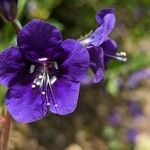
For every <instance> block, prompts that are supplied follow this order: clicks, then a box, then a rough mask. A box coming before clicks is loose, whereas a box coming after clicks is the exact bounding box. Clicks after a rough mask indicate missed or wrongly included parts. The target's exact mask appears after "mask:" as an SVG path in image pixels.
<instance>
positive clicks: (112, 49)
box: [101, 39, 118, 66]
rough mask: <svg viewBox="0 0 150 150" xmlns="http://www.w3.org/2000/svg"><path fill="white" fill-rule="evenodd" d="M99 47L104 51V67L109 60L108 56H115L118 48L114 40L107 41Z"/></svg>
mask: <svg viewBox="0 0 150 150" xmlns="http://www.w3.org/2000/svg"><path fill="white" fill-rule="evenodd" d="M101 47H102V49H103V51H104V55H105V57H104V64H105V66H106V65H107V64H108V62H109V60H110V59H111V57H110V56H116V52H117V48H118V46H117V43H116V42H115V41H114V40H111V39H108V40H107V41H105V42H104V43H103V44H102V45H101Z"/></svg>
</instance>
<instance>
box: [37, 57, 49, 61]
mask: <svg viewBox="0 0 150 150" xmlns="http://www.w3.org/2000/svg"><path fill="white" fill-rule="evenodd" d="M38 60H39V61H47V60H48V58H47V57H42V58H39V59H38Z"/></svg>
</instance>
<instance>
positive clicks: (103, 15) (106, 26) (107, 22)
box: [89, 9, 116, 46]
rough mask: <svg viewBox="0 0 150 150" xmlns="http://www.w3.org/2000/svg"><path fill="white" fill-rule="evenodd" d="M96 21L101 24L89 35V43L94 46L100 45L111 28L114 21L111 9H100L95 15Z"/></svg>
mask: <svg viewBox="0 0 150 150" xmlns="http://www.w3.org/2000/svg"><path fill="white" fill-rule="evenodd" d="M96 18H97V21H98V22H99V23H100V24H101V25H100V27H99V28H98V29H96V30H95V31H94V32H93V33H92V34H91V36H90V37H89V39H90V41H91V42H90V44H91V45H94V46H100V45H101V44H102V43H103V42H104V41H106V40H107V39H108V34H109V33H110V32H111V31H112V30H113V28H114V26H115V22H116V18H115V15H114V13H113V10H112V9H108V10H107V9H105V10H102V11H100V12H99V13H98V14H97V15H96Z"/></svg>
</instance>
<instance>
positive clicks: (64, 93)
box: [50, 78, 80, 115]
mask: <svg viewBox="0 0 150 150" xmlns="http://www.w3.org/2000/svg"><path fill="white" fill-rule="evenodd" d="M79 87H80V83H75V82H72V81H69V80H67V79H65V78H61V79H59V80H57V81H56V83H55V84H54V85H53V86H52V89H53V94H54V97H55V100H51V101H50V102H51V104H50V111H51V112H53V113H55V114H59V115H67V114H70V113H72V112H73V111H74V110H75V108H76V105H77V100H78V95H79ZM51 99H52V98H51ZM54 101H55V103H54ZM56 104H57V107H55V105H56Z"/></svg>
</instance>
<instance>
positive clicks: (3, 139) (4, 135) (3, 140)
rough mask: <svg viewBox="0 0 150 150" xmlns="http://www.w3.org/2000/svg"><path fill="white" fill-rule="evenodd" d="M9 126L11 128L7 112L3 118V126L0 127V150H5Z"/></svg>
mask: <svg viewBox="0 0 150 150" xmlns="http://www.w3.org/2000/svg"><path fill="white" fill-rule="evenodd" d="M10 126H11V116H10V114H9V112H8V111H7V113H6V116H5V122H4V123H3V126H2V135H1V147H0V150H7V146H8V139H9V132H10Z"/></svg>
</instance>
